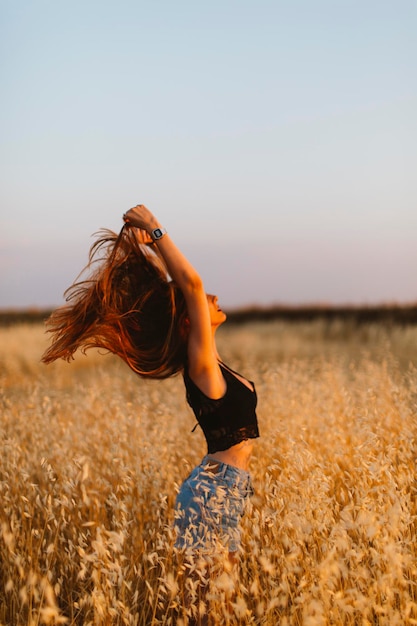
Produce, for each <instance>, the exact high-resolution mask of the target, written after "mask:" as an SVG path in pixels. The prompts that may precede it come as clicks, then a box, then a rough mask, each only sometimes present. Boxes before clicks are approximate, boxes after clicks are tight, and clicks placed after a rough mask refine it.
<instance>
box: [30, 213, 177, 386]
mask: <svg viewBox="0 0 417 626" xmlns="http://www.w3.org/2000/svg"><path fill="white" fill-rule="evenodd" d="M97 235H98V238H97V240H96V241H95V243H94V244H93V245H92V246H91V249H90V255H89V262H88V265H87V266H86V267H85V268H84V270H83V271H82V272H81V274H80V275H79V276H78V278H77V279H76V282H74V284H73V285H72V286H71V287H69V289H67V290H66V291H65V293H64V296H65V298H66V301H67V303H68V304H66V305H64V306H62V307H60V308H58V309H56V310H55V311H54V312H53V313H52V314H51V316H50V317H49V318H48V319H47V321H46V327H47V332H49V333H51V334H52V343H51V345H50V347H49V348H48V349H47V350H46V351H45V353H44V354H43V356H42V361H43V362H44V363H51V362H52V361H55V360H56V359H59V358H62V359H65V360H66V361H70V360H71V359H73V358H74V353H75V352H76V350H78V349H80V350H81V351H82V352H83V353H84V354H85V352H86V350H88V349H90V348H103V349H104V350H106V351H109V352H112V353H113V354H116V355H117V356H119V357H120V358H121V359H123V361H124V362H125V363H127V365H129V367H130V368H131V369H132V370H133V371H134V372H136V374H138V375H139V376H142V377H147V378H159V379H161V378H168V377H169V376H172V375H173V374H176V373H177V372H179V371H180V370H182V369H183V367H184V362H185V359H186V345H187V333H186V318H187V309H186V304H185V299H184V296H183V294H182V292H181V290H180V289H179V288H178V286H177V285H176V284H175V283H174V282H173V281H172V280H170V277H169V275H168V271H167V268H166V266H165V263H164V262H163V260H162V259H161V258H160V257H159V256H158V255H157V254H156V253H155V252H153V250H152V246H148V245H144V244H142V243H140V242H139V241H138V238H137V236H136V234H135V229H133V228H131V227H128V226H126V225H125V226H123V228H122V230H121V231H120V234H119V235H117V234H116V233H114V232H112V231H111V230H107V229H102V230H101V231H99V233H97ZM88 270H89V271H90V272H91V273H90V276H89V277H88V278H87V279H85V280H80V277H81V276H82V275H83V274H84V272H86V271H88Z"/></svg>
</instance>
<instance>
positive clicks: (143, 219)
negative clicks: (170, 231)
mask: <svg viewBox="0 0 417 626" xmlns="http://www.w3.org/2000/svg"><path fill="white" fill-rule="evenodd" d="M123 219H124V221H125V223H126V224H127V225H128V226H133V227H135V228H140V229H142V230H144V231H146V232H147V233H150V232H151V231H152V230H153V229H154V228H158V226H160V224H159V222H158V220H157V219H156V217H155V216H154V215H153V214H152V213H151V212H150V211H149V209H147V208H146V206H145V205H143V204H137V205H136V206H135V207H133V209H129V211H127V212H126V213H125V214H124V215H123Z"/></svg>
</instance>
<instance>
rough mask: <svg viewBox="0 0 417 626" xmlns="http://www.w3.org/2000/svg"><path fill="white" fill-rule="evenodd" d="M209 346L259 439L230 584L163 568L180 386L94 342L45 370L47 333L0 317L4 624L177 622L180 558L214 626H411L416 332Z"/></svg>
mask: <svg viewBox="0 0 417 626" xmlns="http://www.w3.org/2000/svg"><path fill="white" fill-rule="evenodd" d="M219 342H220V343H221V348H222V355H223V357H224V359H225V360H226V361H229V362H230V364H231V365H232V366H235V367H237V368H240V369H241V370H242V371H243V372H244V373H245V374H246V375H247V376H248V377H249V378H252V379H253V380H255V381H256V383H257V390H258V395H259V421H260V427H261V434H262V438H261V439H260V440H259V442H257V445H256V449H255V454H254V458H253V463H252V474H253V481H254V484H255V487H256V495H255V497H254V498H253V500H252V503H251V510H250V512H249V515H248V516H247V517H246V518H245V519H244V521H243V539H244V542H243V548H244V554H243V556H242V559H241V562H240V565H239V572H238V577H237V579H235V578H234V577H233V575H232V572H228V571H227V568H226V569H225V570H224V571H220V570H218V569H216V567H215V566H214V565H213V568H212V569H211V570H209V571H207V570H204V567H203V566H202V565H201V564H200V565H199V564H193V563H191V562H190V563H188V564H185V565H184V564H182V565H178V563H177V561H176V560H175V555H174V551H173V532H172V522H173V502H174V498H175V493H176V489H177V487H178V485H179V484H180V482H181V481H182V480H183V478H184V477H185V476H186V475H187V473H188V472H189V470H190V468H191V467H192V466H193V465H194V464H195V463H197V462H198V461H199V460H200V458H201V457H202V455H203V454H204V451H205V446H204V440H203V437H202V435H201V432H198V431H196V432H195V433H194V434H191V432H190V431H191V428H192V427H193V425H194V420H193V417H192V415H191V412H190V410H189V409H188V408H187V407H186V404H185V399H184V391H183V386H182V381H181V379H180V378H175V379H172V380H168V381H165V382H163V383H159V382H144V381H141V380H139V379H137V378H136V377H135V376H134V375H133V374H132V373H131V372H130V371H129V370H128V369H127V368H126V367H125V366H124V365H123V364H121V363H119V362H117V361H116V360H115V359H113V357H110V356H105V357H104V356H100V355H98V354H91V355H90V356H88V357H87V358H86V357H83V356H82V355H80V356H78V357H77V360H76V361H75V362H74V363H72V364H71V365H68V364H66V363H56V364H53V365H52V366H49V367H48V368H47V367H46V366H43V365H41V364H39V362H38V361H39V357H40V354H41V353H42V351H43V348H44V346H45V338H44V336H43V328H42V327H41V326H16V327H12V328H9V329H0V394H1V395H0V398H1V399H0V403H1V417H0V433H1V439H2V455H1V458H0V479H1V483H0V489H1V499H0V523H1V533H0V624H2V625H3V626H26V625H31V626H34V625H40V624H61V623H63V624H64V623H65V624H77V625H82V626H87V625H88V624H91V625H100V626H102V625H103V626H104V625H110V624H111V625H122V624H129V625H133V624H135V625H138V626H142V625H145V624H146V625H151V624H155V625H156V624H160V625H162V624H165V625H168V624H178V625H180V624H186V623H187V614H188V613H189V612H190V611H191V609H190V608H188V609H183V608H181V607H182V598H183V592H184V587H187V585H188V590H189V591H190V589H191V590H192V586H193V584H194V583H193V580H194V578H195V577H194V578H193V577H188V576H184V575H183V574H184V572H185V573H186V574H187V573H189V568H192V567H195V568H196V569H197V570H199V569H200V575H201V576H209V577H210V578H211V590H210V595H209V601H210V607H209V609H210V616H211V618H212V622H213V623H214V624H227V623H229V624H231V625H232V624H258V625H271V626H276V625H281V626H285V625H303V626H319V625H339V624H346V625H358V626H366V625H369V624H378V625H381V626H382V625H387V626H388V625H389V626H395V625H396V624H398V625H400V624H401V625H408V624H417V589H416V580H417V539H416V536H417V523H416V519H417V480H416V471H415V467H416V455H417V443H416V413H417V378H416V369H415V366H414V363H415V362H416V357H417V329H415V328H408V329H401V328H395V327H394V328H392V329H391V330H390V331H389V332H388V331H387V330H384V329H383V328H382V327H379V326H369V327H362V328H359V329H355V328H354V327H350V326H349V325H345V324H343V323H342V322H338V323H337V324H332V325H330V326H326V325H324V324H323V323H320V322H317V323H311V324H305V325H302V324H300V325H286V324H284V323H279V322H277V323H269V324H267V323H264V324H258V325H255V324H252V325H248V326H242V327H237V328H236V327H230V328H227V327H225V329H222V331H221V334H220V336H219ZM186 566H187V567H188V569H185V570H184V568H185V567H186ZM181 568H182V569H181ZM184 580H185V581H186V582H184ZM232 587H233V591H234V593H233V596H232V597H231V601H230V603H229V604H228V605H227V606H226V605H225V603H224V598H225V596H226V595H228V594H229V590H230V588H232ZM200 608H202V609H203V610H204V607H200ZM228 612H229V613H230V616H229V617H228Z"/></svg>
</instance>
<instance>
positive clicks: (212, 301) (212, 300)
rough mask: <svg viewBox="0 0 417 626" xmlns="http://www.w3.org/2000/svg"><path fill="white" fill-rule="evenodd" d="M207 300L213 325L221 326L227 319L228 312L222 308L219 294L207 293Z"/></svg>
mask: <svg viewBox="0 0 417 626" xmlns="http://www.w3.org/2000/svg"><path fill="white" fill-rule="evenodd" d="M207 302H208V307H209V312H210V319H211V325H212V326H220V324H223V322H225V321H226V313H225V312H224V311H223V310H222V309H221V307H220V306H219V303H218V298H217V296H214V295H212V294H210V293H208V294H207Z"/></svg>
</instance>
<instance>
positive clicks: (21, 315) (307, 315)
mask: <svg viewBox="0 0 417 626" xmlns="http://www.w3.org/2000/svg"><path fill="white" fill-rule="evenodd" d="M50 313H51V311H50V310H41V309H22V310H3V311H0V326H3V327H4V326H12V325H15V324H38V323H43V322H44V321H45V320H46V319H47V317H48V316H49V315H50ZM226 313H227V319H228V322H229V323H231V324H245V323H249V322H255V321H256V322H266V321H273V320H283V321H286V322H311V321H314V320H317V319H323V320H326V321H329V322H330V321H334V320H343V321H349V322H350V323H353V324H356V325H361V324H370V323H381V324H388V325H390V324H399V325H414V324H417V303H416V304H409V305H396V304H392V305H379V306H330V305H309V306H294V307H292V306H271V307H257V306H253V307H247V308H241V309H234V310H229V311H226Z"/></svg>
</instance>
